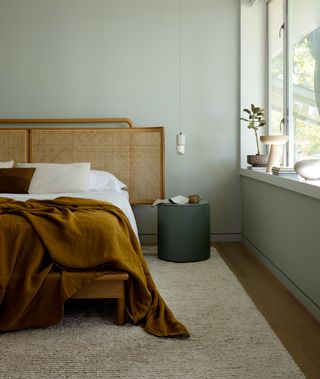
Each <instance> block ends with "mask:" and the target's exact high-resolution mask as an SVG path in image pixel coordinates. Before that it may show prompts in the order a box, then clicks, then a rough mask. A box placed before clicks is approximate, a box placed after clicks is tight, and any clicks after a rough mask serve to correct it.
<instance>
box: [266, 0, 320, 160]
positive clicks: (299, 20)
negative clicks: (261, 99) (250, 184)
mask: <svg viewBox="0 0 320 379" xmlns="http://www.w3.org/2000/svg"><path fill="white" fill-rule="evenodd" d="M319 9H320V0H269V1H268V2H267V15H268V22H267V25H268V33H267V34H268V56H269V62H268V63H269V70H268V78H269V85H268V92H269V95H268V101H269V104H268V105H269V106H268V109H269V114H268V118H269V129H270V130H269V133H270V134H279V133H287V134H288V135H289V143H288V146H287V151H286V154H285V159H284V163H286V164H288V165H290V166H291V165H293V164H294V163H295V162H296V161H299V160H301V159H304V158H320V12H319ZM281 120H284V125H283V126H284V127H283V128H281V130H280V124H282V123H281Z"/></svg>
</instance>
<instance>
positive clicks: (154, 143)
mask: <svg viewBox="0 0 320 379" xmlns="http://www.w3.org/2000/svg"><path fill="white" fill-rule="evenodd" d="M115 122H116V123H127V124H128V125H129V126H130V128H91V127H90V128H58V129H57V128H45V129H44V128H26V129H21V128H19V129H8V128H6V129H1V128H0V161H7V160H15V162H28V161H29V162H49V163H73V162H91V167H92V168H93V169H98V170H106V171H110V172H111V173H113V174H114V175H115V176H117V177H118V178H119V179H120V180H121V181H123V182H124V183H126V184H127V185H128V190H129V195H130V202H131V203H132V204H151V203H152V202H153V201H154V200H155V199H157V198H163V197H164V175H163V169H164V155H163V150H164V131H163V128H162V127H152V128H133V127H132V126H133V123H132V121H131V120H129V119H21V120H20V119H14V120H13V119H12V120H10V119H0V124H15V125H19V124H52V123H54V124H70V123H82V124H97V123H115ZM90 126H91V125H90Z"/></svg>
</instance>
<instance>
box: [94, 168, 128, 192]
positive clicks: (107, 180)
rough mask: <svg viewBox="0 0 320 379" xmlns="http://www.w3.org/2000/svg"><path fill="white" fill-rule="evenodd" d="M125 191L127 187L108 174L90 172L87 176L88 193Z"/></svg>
mask: <svg viewBox="0 0 320 379" xmlns="http://www.w3.org/2000/svg"><path fill="white" fill-rule="evenodd" d="M123 189H127V186H126V185H125V184H124V183H122V182H121V181H120V180H119V179H118V178H116V177H115V176H114V175H112V174H111V173H110V172H107V171H101V170H91V171H90V175H89V191H92V192H98V191H100V192H101V191H117V192H121V190H123Z"/></svg>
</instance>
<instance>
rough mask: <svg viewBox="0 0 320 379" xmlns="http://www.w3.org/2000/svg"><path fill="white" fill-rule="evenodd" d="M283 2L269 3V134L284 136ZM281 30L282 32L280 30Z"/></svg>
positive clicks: (273, 0)
mask: <svg viewBox="0 0 320 379" xmlns="http://www.w3.org/2000/svg"><path fill="white" fill-rule="evenodd" d="M283 22H284V21H283V0H272V1H271V2H269V3H268V55H269V101H268V103H269V114H268V124H269V125H268V127H269V134H283V132H282V131H281V129H280V122H281V120H282V119H283V114H284V112H283V107H284V104H283V102H284V100H283V99H284V79H285V75H284V53H283V38H284V32H283V30H282V29H281V26H282V25H283ZM280 29H281V30H280Z"/></svg>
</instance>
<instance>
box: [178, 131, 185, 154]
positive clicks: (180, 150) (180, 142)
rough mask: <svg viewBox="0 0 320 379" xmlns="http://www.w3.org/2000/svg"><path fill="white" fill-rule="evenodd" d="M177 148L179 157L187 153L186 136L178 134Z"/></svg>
mask: <svg viewBox="0 0 320 379" xmlns="http://www.w3.org/2000/svg"><path fill="white" fill-rule="evenodd" d="M176 145H177V146H176V147H177V153H178V154H179V155H183V154H184V153H185V147H186V135H185V134H182V133H180V134H177V136H176Z"/></svg>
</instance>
